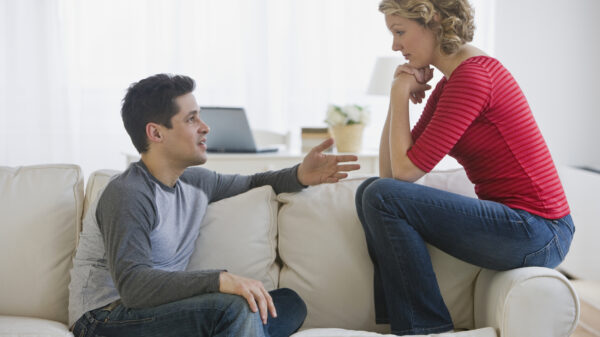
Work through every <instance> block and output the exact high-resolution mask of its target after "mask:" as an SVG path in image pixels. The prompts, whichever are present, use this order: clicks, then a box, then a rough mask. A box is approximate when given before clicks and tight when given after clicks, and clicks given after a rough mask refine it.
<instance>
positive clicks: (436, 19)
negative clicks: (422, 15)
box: [433, 12, 441, 24]
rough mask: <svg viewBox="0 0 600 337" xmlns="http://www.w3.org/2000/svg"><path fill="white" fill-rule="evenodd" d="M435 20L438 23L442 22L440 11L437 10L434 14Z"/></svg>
mask: <svg viewBox="0 0 600 337" xmlns="http://www.w3.org/2000/svg"><path fill="white" fill-rule="evenodd" d="M433 21H435V22H436V23H438V24H439V23H440V22H441V19H440V13H438V12H435V13H434V14H433Z"/></svg>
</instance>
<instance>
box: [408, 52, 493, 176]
mask: <svg viewBox="0 0 600 337" xmlns="http://www.w3.org/2000/svg"><path fill="white" fill-rule="evenodd" d="M491 90H492V84H491V81H490V78H489V75H488V73H487V71H486V69H485V68H483V67H482V66H481V65H478V64H475V63H466V64H462V65H461V66H459V67H458V68H456V70H455V71H454V73H453V74H452V76H451V78H450V80H448V81H447V82H446V83H445V85H444V87H443V89H442V90H441V92H440V93H439V97H436V98H437V104H435V105H431V106H430V105H429V101H428V107H429V111H428V110H427V108H426V111H424V115H423V116H422V117H421V119H422V121H421V120H419V123H417V125H416V127H415V129H414V130H413V133H412V135H413V141H414V143H413V145H412V147H411V148H410V149H409V150H408V152H407V155H408V158H409V159H410V160H411V161H412V162H413V164H415V165H416V166H417V167H419V168H420V169H421V170H423V171H425V172H430V171H431V170H432V169H433V168H434V167H435V165H437V163H439V162H440V160H442V158H444V156H445V155H447V154H448V153H449V152H450V151H451V150H452V148H453V147H454V146H455V145H456V143H457V142H458V141H459V140H460V138H461V137H462V136H463V134H464V133H465V131H466V130H467V129H468V128H469V126H470V125H471V124H472V123H473V121H474V120H475V119H476V118H477V117H478V116H480V115H481V113H482V111H484V110H485V109H486V108H487V106H488V105H489V102H490V95H491Z"/></svg>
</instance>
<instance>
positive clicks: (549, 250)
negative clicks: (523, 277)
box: [523, 235, 564, 268]
mask: <svg viewBox="0 0 600 337" xmlns="http://www.w3.org/2000/svg"><path fill="white" fill-rule="evenodd" d="M558 241H559V240H558V237H557V236H556V235H554V237H553V238H552V240H550V242H548V243H547V244H546V245H545V246H544V247H542V248H541V249H539V250H537V251H535V252H533V253H531V254H528V255H527V256H525V259H524V260H523V267H548V268H554V267H556V266H558V265H559V264H560V263H561V262H562V260H563V258H564V255H563V254H562V251H561V249H560V248H559V246H558V245H559V243H558Z"/></svg>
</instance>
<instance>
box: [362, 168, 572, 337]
mask: <svg viewBox="0 0 600 337" xmlns="http://www.w3.org/2000/svg"><path fill="white" fill-rule="evenodd" d="M356 209H357V212H358V217H359V219H360V222H361V223H362V225H363V228H364V230H365V237H366V240H367V247H368V249H369V255H370V256H371V259H372V261H373V264H374V267H375V275H374V291H375V311H376V319H377V322H378V323H390V324H391V330H392V333H394V334H398V335H405V334H410V335H414V334H430V333H439V332H444V331H448V330H451V329H453V324H452V320H451V318H450V314H449V313H448V309H447V308H446V305H445V303H444V300H443V299H442V296H441V293H440V289H439V286H438V284H437V280H436V276H435V273H434V271H433V267H432V264H431V259H430V257H429V252H428V251H427V247H426V243H429V244H431V245H433V246H435V247H437V248H439V249H441V250H442V251H444V252H446V253H448V254H450V255H452V256H454V257H456V258H458V259H460V260H463V261H466V262H468V263H471V264H474V265H477V266H481V267H484V268H488V269H495V270H507V269H513V268H519V267H527V266H541V267H549V268H553V267H556V266H557V265H558V264H559V263H560V262H561V261H562V260H563V259H564V257H565V254H567V251H568V250H569V246H570V244H571V239H572V237H573V233H574V232H575V227H574V225H573V221H572V219H571V216H570V215H567V216H565V217H564V218H561V219H557V220H548V219H544V218H542V217H540V216H537V215H533V214H530V213H528V212H526V211H523V210H518V209H511V208H510V207H508V206H505V205H503V204H501V203H498V202H493V201H487V200H479V199H474V198H469V197H465V196H461V195H458V194H454V193H450V192H445V191H441V190H437V189H434V188H430V187H427V186H422V185H417V184H413V183H407V182H403V181H398V180H395V179H380V178H377V177H375V178H370V179H368V180H366V181H365V182H364V183H363V184H362V185H361V186H360V187H359V188H358V190H357V192H356Z"/></svg>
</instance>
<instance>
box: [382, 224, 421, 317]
mask: <svg viewBox="0 0 600 337" xmlns="http://www.w3.org/2000/svg"><path fill="white" fill-rule="evenodd" d="M384 230H385V232H386V234H387V237H388V238H391V236H390V232H389V228H388V226H387V224H384ZM390 245H391V246H392V249H393V251H394V260H396V265H399V266H400V265H401V264H400V263H399V258H398V254H397V253H396V249H395V247H394V245H392V244H391V243H390ZM400 275H401V277H402V288H403V289H402V290H403V291H404V293H405V294H407V295H408V294H409V291H408V289H407V288H406V284H407V282H406V278H405V276H404V275H405V274H404V273H400ZM384 291H385V290H384ZM407 297H408V298H407V300H408V302H409V304H410V306H409V307H410V322H411V324H412V323H413V322H414V310H413V308H414V303H412V299H411V298H410V296H407ZM387 314H388V316H389V315H390V313H389V309H388V313H387Z"/></svg>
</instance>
